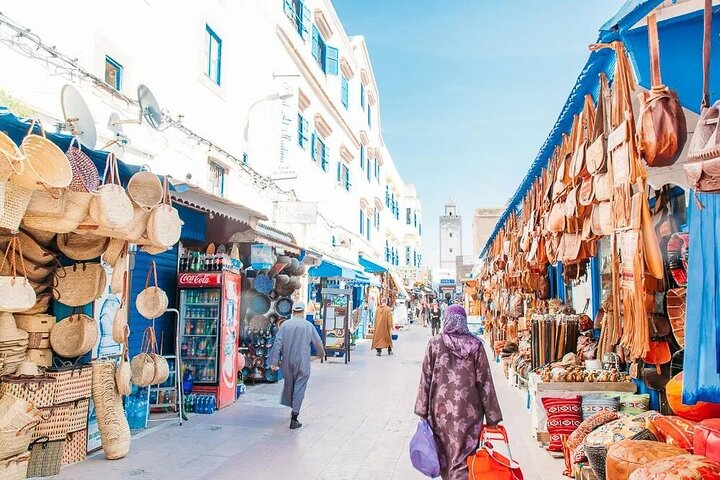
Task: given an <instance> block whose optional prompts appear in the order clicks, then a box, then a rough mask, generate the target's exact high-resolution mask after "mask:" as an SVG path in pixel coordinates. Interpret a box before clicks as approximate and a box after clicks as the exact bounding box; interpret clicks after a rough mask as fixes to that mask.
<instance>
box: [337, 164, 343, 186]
mask: <svg viewBox="0 0 720 480" xmlns="http://www.w3.org/2000/svg"><path fill="white" fill-rule="evenodd" d="M341 169H342V164H341V163H340V162H338V164H337V182H338V183H340V170H341Z"/></svg>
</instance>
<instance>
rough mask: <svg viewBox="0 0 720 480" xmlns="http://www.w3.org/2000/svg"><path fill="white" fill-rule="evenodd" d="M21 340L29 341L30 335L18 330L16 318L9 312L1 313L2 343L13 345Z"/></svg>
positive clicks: (0, 329) (0, 335)
mask: <svg viewBox="0 0 720 480" xmlns="http://www.w3.org/2000/svg"><path fill="white" fill-rule="evenodd" d="M19 340H25V342H27V340H28V333H27V332H26V331H24V330H20V329H19V328H17V325H16V324H15V317H13V316H12V314H11V313H8V312H0V343H4V342H8V343H12V342H15V341H19Z"/></svg>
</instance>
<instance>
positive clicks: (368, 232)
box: [365, 215, 372, 242]
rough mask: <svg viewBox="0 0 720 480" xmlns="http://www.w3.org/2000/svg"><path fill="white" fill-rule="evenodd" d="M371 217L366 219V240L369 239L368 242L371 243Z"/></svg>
mask: <svg viewBox="0 0 720 480" xmlns="http://www.w3.org/2000/svg"><path fill="white" fill-rule="evenodd" d="M370 230H372V229H371V228H370V215H368V216H367V218H366V219H365V238H367V241H368V242H369V241H370Z"/></svg>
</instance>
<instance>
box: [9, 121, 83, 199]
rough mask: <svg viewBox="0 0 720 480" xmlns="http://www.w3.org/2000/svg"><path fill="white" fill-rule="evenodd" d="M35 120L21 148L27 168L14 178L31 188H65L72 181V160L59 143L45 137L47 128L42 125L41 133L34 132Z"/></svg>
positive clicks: (20, 183)
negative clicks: (59, 146) (56, 143)
mask: <svg viewBox="0 0 720 480" xmlns="http://www.w3.org/2000/svg"><path fill="white" fill-rule="evenodd" d="M35 123H38V125H39V123H40V122H36V121H35V120H33V122H32V123H31V125H30V130H29V133H28V135H26V136H25V138H24V139H23V141H22V144H21V145H20V150H21V151H22V153H23V154H24V155H25V168H24V169H23V172H22V173H21V174H20V175H17V176H16V177H15V179H14V180H16V181H17V183H18V184H19V185H22V186H24V187H25V188H29V189H31V190H42V189H43V188H44V186H47V187H50V188H65V187H67V186H68V185H70V181H72V168H71V167H70V161H69V160H68V158H67V157H66V156H65V153H63V151H62V150H60V149H59V148H58V147H57V145H55V144H54V143H52V142H51V141H50V140H48V139H47V138H46V137H45V130H43V128H42V125H40V133H41V134H40V135H35V134H34V133H32V131H33V128H34V127H35Z"/></svg>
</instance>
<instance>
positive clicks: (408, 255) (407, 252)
mask: <svg viewBox="0 0 720 480" xmlns="http://www.w3.org/2000/svg"><path fill="white" fill-rule="evenodd" d="M405 265H410V246H409V245H407V246H406V247H405Z"/></svg>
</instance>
